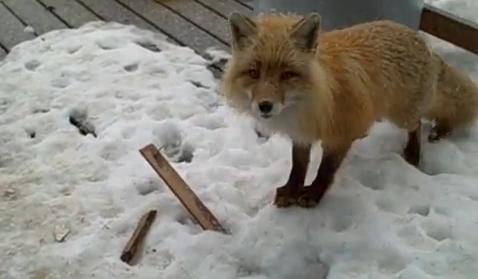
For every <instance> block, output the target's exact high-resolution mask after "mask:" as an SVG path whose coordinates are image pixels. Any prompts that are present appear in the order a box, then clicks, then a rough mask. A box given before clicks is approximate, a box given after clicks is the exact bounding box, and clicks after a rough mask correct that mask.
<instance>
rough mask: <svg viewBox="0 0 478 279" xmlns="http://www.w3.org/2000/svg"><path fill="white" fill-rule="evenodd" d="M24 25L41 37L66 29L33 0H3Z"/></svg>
mask: <svg viewBox="0 0 478 279" xmlns="http://www.w3.org/2000/svg"><path fill="white" fill-rule="evenodd" d="M3 2H4V3H5V4H6V5H7V6H8V7H9V8H10V9H12V10H13V11H14V12H15V14H16V15H17V16H18V17H20V18H21V19H22V20H23V21H24V22H25V23H26V24H28V25H29V26H31V27H33V29H34V30H35V34H37V35H41V34H44V33H46V32H48V31H51V30H55V29H62V28H67V26H66V25H65V24H64V23H63V22H61V21H60V20H59V19H58V18H56V17H55V16H54V15H53V14H52V13H51V12H50V11H48V10H47V9H45V8H44V7H43V6H42V5H41V4H40V3H38V2H37V1H33V0H3Z"/></svg>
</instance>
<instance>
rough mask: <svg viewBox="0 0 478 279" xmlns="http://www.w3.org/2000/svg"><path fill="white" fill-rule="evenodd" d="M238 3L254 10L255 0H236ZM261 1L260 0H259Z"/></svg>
mask: <svg viewBox="0 0 478 279" xmlns="http://www.w3.org/2000/svg"><path fill="white" fill-rule="evenodd" d="M235 1H236V2H238V3H241V5H243V6H244V7H247V8H248V9H250V10H252V1H253V0H235ZM259 1H260V0H259Z"/></svg>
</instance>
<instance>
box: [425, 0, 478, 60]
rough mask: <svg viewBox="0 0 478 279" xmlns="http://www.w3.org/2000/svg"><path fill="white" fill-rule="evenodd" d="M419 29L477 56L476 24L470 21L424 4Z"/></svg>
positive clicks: (477, 34) (477, 37) (477, 38)
mask: <svg viewBox="0 0 478 279" xmlns="http://www.w3.org/2000/svg"><path fill="white" fill-rule="evenodd" d="M420 29H421V30H423V31H425V32H427V33H429V34H431V35H433V36H435V37H438V38H440V39H443V40H445V41H448V42H450V43H452V44H454V45H457V46H459V47H462V48H464V49H466V50H469V51H471V52H473V53H474V54H478V24H476V23H475V22H472V21H471V20H467V19H464V18H461V17H458V16H456V15H454V14H451V13H449V12H446V11H444V10H441V9H439V8H436V7H433V6H431V5H427V4H426V5H425V7H424V8H423V11H422V18H421V22H420Z"/></svg>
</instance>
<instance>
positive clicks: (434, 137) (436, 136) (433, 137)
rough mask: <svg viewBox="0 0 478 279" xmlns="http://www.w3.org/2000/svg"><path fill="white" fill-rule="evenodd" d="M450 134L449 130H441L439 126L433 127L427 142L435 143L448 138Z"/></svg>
mask: <svg viewBox="0 0 478 279" xmlns="http://www.w3.org/2000/svg"><path fill="white" fill-rule="evenodd" d="M450 134H451V132H450V131H449V129H443V128H440V127H439V126H435V127H433V128H432V129H431V130H430V134H429V135H428V142H431V143H433V142H437V141H440V140H441V139H443V138H446V137H448V136H449V135H450Z"/></svg>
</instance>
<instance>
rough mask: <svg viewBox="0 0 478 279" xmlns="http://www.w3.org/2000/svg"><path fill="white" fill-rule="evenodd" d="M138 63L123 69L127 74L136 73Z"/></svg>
mask: <svg viewBox="0 0 478 279" xmlns="http://www.w3.org/2000/svg"><path fill="white" fill-rule="evenodd" d="M138 67H139V65H138V63H133V64H129V65H126V66H124V67H123V69H124V70H125V71H127V72H130V73H131V72H136V71H137V70H138Z"/></svg>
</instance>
